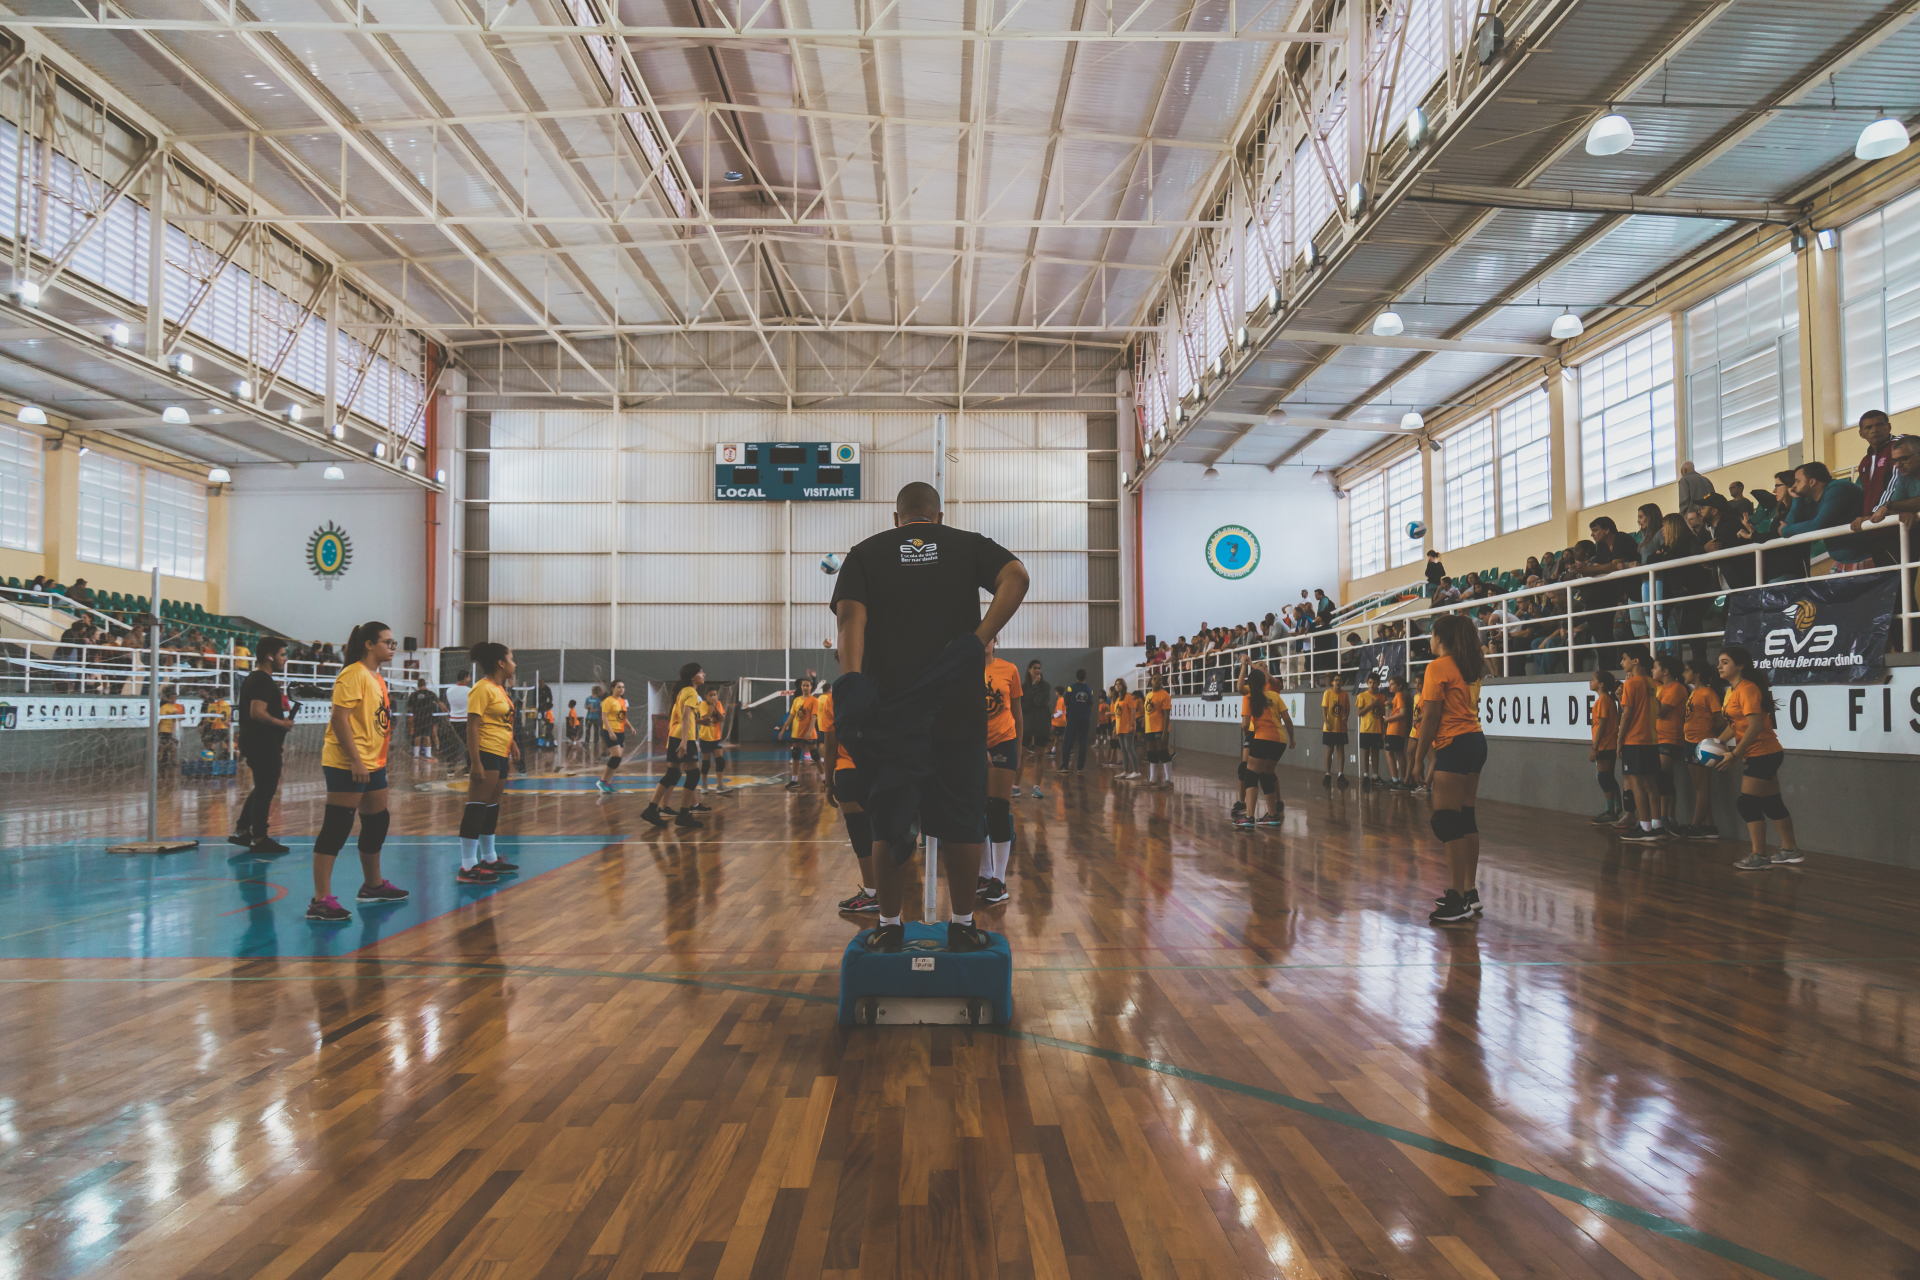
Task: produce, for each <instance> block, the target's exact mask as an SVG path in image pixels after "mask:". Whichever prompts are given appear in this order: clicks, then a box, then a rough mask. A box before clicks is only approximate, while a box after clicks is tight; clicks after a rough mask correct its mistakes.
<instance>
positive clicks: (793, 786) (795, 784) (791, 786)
mask: <svg viewBox="0 0 1920 1280" xmlns="http://www.w3.org/2000/svg"><path fill="white" fill-rule="evenodd" d="M799 789H800V779H798V778H795V779H794V780H793V781H792V782H789V783H788V784H787V790H789V791H798V790H799Z"/></svg>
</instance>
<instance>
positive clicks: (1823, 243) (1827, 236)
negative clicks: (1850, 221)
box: [1813, 227, 1840, 249]
mask: <svg viewBox="0 0 1920 1280" xmlns="http://www.w3.org/2000/svg"><path fill="white" fill-rule="evenodd" d="M1813 242H1814V243H1815V244H1817V245H1819V246H1820V247H1821V248H1822V249H1831V248H1833V246H1834V245H1836V244H1838V243H1840V237H1839V236H1837V235H1835V234H1834V232H1833V228H1832V227H1822V228H1820V230H1818V231H1816V232H1814V233H1813Z"/></svg>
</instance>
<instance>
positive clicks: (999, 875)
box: [989, 840, 1013, 883]
mask: <svg viewBox="0 0 1920 1280" xmlns="http://www.w3.org/2000/svg"><path fill="white" fill-rule="evenodd" d="M992 857H993V871H992V873H991V875H990V876H989V878H990V879H993V880H998V881H1000V882H1002V883H1005V882H1006V878H1007V864H1008V863H1009V862H1011V861H1013V841H1011V840H1002V841H1001V842H1000V843H999V844H996V845H994V846H993V847H992Z"/></svg>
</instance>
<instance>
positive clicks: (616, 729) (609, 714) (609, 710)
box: [593, 680, 627, 796]
mask: <svg viewBox="0 0 1920 1280" xmlns="http://www.w3.org/2000/svg"><path fill="white" fill-rule="evenodd" d="M600 723H601V725H602V726H604V727H603V728H602V730H601V732H603V733H605V734H606V736H607V767H606V771H605V772H603V773H602V774H601V775H600V780H599V781H598V782H596V783H594V784H593V785H594V788H595V790H597V791H599V792H600V793H601V794H603V795H609V796H610V795H612V794H613V771H614V770H615V769H618V768H619V767H620V756H621V753H623V752H624V751H626V749H627V682H626V681H625V680H615V681H614V682H613V683H612V684H610V685H608V686H607V696H606V697H605V698H604V699H602V700H601V702H600Z"/></svg>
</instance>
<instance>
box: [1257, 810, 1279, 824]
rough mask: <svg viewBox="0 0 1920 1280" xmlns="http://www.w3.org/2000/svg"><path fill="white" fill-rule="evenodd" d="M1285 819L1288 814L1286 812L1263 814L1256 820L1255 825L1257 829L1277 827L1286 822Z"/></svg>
mask: <svg viewBox="0 0 1920 1280" xmlns="http://www.w3.org/2000/svg"><path fill="white" fill-rule="evenodd" d="M1285 818H1286V813H1285V812H1284V811H1282V812H1280V813H1268V814H1262V815H1261V816H1260V817H1259V818H1257V819H1255V820H1254V824H1253V825H1254V826H1256V827H1277V826H1279V825H1280V824H1281V822H1282V821H1284V820H1285Z"/></svg>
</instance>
